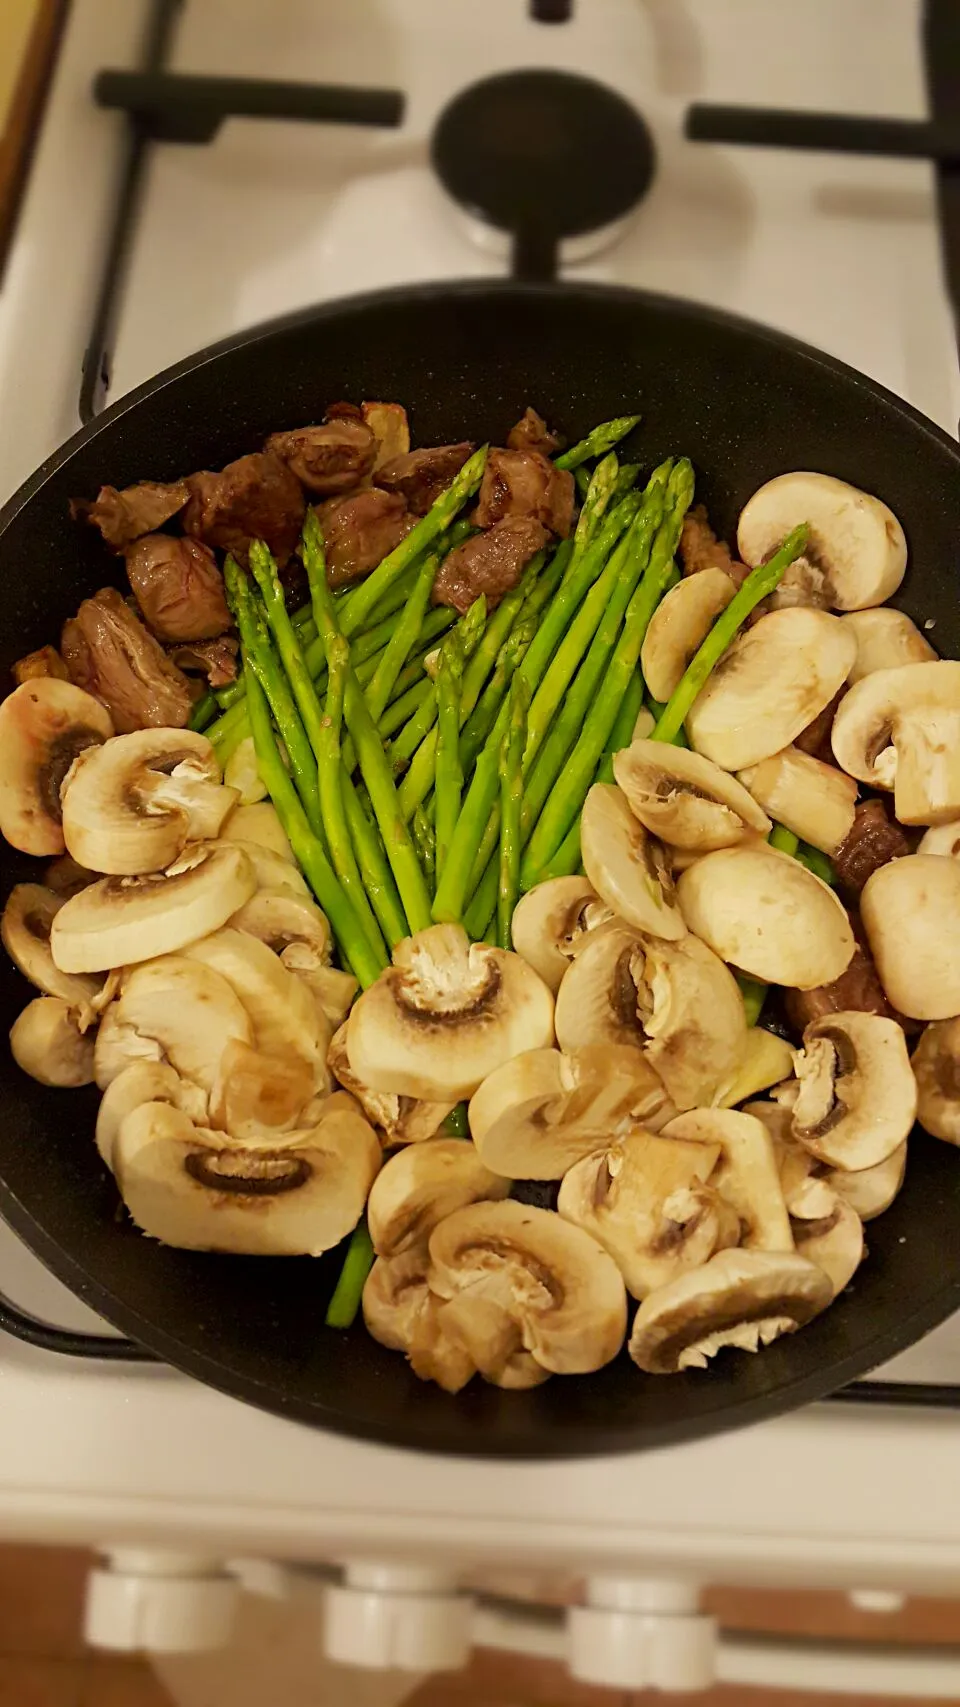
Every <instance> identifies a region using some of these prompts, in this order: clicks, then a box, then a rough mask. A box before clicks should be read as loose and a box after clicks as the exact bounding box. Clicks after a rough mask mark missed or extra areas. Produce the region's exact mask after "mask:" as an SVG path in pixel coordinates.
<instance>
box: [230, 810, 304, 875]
mask: <svg viewBox="0 0 960 1707" xmlns="http://www.w3.org/2000/svg"><path fill="white" fill-rule="evenodd" d="M220 834H221V835H222V836H223V838H224V840H225V841H228V842H242V843H243V844H244V846H246V845H247V843H248V842H255V843H256V844H257V846H258V847H261V848H267V849H268V850H269V852H271V853H275V854H279V855H280V858H281V859H285V860H286V862H287V864H288V865H294V866H295V865H296V863H297V859H296V855H295V853H294V851H293V849H292V847H291V846H290V839H289V837H288V835H287V832H286V830H285V829H284V827H283V825H282V824H281V822H280V815H279V813H278V812H277V809H276V807H275V806H274V804H273V802H272V801H271V800H260V801H256V802H254V801H251V802H250V804H249V805H243V804H242V803H241V804H240V805H239V806H234V808H233V811H232V812H231V813H230V816H229V818H228V819H227V820H226V823H225V824H224V826H223V829H222V830H221V831H220Z"/></svg>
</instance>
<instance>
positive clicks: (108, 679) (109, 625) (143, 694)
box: [60, 587, 194, 735]
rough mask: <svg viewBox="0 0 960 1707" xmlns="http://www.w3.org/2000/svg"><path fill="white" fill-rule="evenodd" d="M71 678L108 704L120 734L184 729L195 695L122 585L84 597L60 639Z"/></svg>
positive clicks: (64, 627) (65, 626)
mask: <svg viewBox="0 0 960 1707" xmlns="http://www.w3.org/2000/svg"><path fill="white" fill-rule="evenodd" d="M60 650H61V652H62V653H63V656H64V660H65V662H66V665H67V668H68V670H69V671H70V680H71V681H73V682H76V684H77V686H78V687H81V688H86V690H87V692H88V693H92V694H94V695H95V697H96V698H97V699H99V700H101V701H102V703H103V704H104V705H105V706H106V708H107V710H108V711H109V713H110V715H111V717H112V718H113V722H114V727H115V729H116V731H117V733H118V735H126V734H129V732H130V731H131V730H132V729H146V728H155V729H163V728H170V729H180V728H182V727H183V725H184V724H185V723H186V721H187V719H188V717H189V716H190V711H191V708H192V706H193V702H194V693H193V691H192V689H191V687H190V683H189V682H188V681H187V678H186V676H185V675H184V674H183V671H182V670H178V669H177V667H176V665H175V664H173V663H171V661H170V659H169V658H168V657H167V655H166V653H165V652H164V650H163V647H162V646H161V645H160V644H159V642H158V641H156V640H154V638H153V635H152V634H150V633H149V632H148V630H147V629H145V628H144V626H143V623H142V622H141V621H140V618H139V617H138V616H137V615H136V614H135V612H134V611H132V610H131V609H130V606H129V605H128V604H127V602H126V600H125V599H124V598H123V597H122V595H121V594H120V593H118V592H117V589H116V587H104V588H102V590H101V591H100V592H99V593H97V594H95V595H94V597H93V598H92V599H84V601H83V604H82V605H81V606H80V609H79V610H78V612H77V614H76V616H72V617H70V618H69V619H68V621H67V622H65V623H64V625H63V635H62V637H61V640H60Z"/></svg>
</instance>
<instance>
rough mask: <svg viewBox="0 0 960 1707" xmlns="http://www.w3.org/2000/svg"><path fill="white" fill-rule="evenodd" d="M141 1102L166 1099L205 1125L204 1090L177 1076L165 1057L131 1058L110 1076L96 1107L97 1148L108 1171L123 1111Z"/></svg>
mask: <svg viewBox="0 0 960 1707" xmlns="http://www.w3.org/2000/svg"><path fill="white" fill-rule="evenodd" d="M144 1102H168V1103H170V1105H171V1107H173V1108H179V1109H181V1110H182V1111H183V1113H184V1114H186V1115H188V1116H189V1118H190V1119H191V1120H192V1121H193V1123H194V1125H196V1126H204V1125H206V1121H207V1094H206V1091H204V1090H203V1088H202V1087H201V1086H200V1085H195V1084H193V1083H192V1082H191V1080H190V1079H181V1077H180V1074H179V1073H177V1072H175V1071H174V1069H173V1068H172V1067H171V1066H170V1065H169V1064H168V1063H167V1062H166V1061H131V1062H130V1064H129V1066H126V1067H124V1068H123V1070H122V1071H121V1072H119V1073H118V1074H117V1075H116V1077H115V1078H111V1080H110V1083H109V1084H108V1085H107V1088H106V1090H105V1091H104V1093H103V1096H102V1097H101V1098H100V1107H99V1108H98V1110H97V1125H96V1140H97V1149H98V1150H99V1152H100V1154H101V1156H102V1157H103V1160H104V1161H105V1162H106V1164H107V1167H108V1168H109V1169H110V1170H111V1172H112V1171H113V1147H114V1144H115V1143H116V1139H117V1133H118V1132H119V1131H120V1128H121V1126H122V1125H123V1122H124V1121H125V1120H126V1118H127V1115H128V1114H131V1113H132V1112H133V1110H134V1109H135V1108H139V1107H140V1104H141V1103H144Z"/></svg>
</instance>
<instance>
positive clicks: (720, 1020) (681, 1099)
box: [556, 925, 747, 1109]
mask: <svg viewBox="0 0 960 1707" xmlns="http://www.w3.org/2000/svg"><path fill="white" fill-rule="evenodd" d="M556 1027H557V1041H558V1043H559V1045H560V1047H561V1049H563V1050H566V1051H568V1052H571V1051H573V1050H576V1049H579V1048H583V1047H584V1046H586V1045H587V1044H598V1043H603V1044H611V1043H616V1044H626V1045H628V1046H629V1047H631V1048H634V1049H638V1050H642V1051H643V1053H644V1054H645V1056H646V1058H647V1060H648V1062H649V1063H650V1065H651V1067H653V1068H654V1069H655V1071H656V1073H657V1074H658V1076H659V1077H660V1079H661V1080H662V1081H663V1084H664V1086H665V1088H666V1091H667V1095H668V1096H669V1097H670V1099H671V1101H672V1102H674V1103H675V1104H676V1106H677V1108H679V1109H685V1108H693V1107H695V1106H696V1105H697V1104H698V1103H706V1102H709V1101H710V1098H711V1096H712V1095H713V1093H714V1091H715V1089H716V1086H717V1085H718V1084H719V1083H720V1082H721V1081H722V1080H723V1079H725V1078H726V1077H727V1076H728V1075H729V1074H731V1073H732V1072H733V1071H734V1069H735V1067H736V1064H737V1062H738V1061H739V1059H740V1056H741V1054H742V1051H743V1048H744V1044H745V1041H746V1032H747V1022H746V1018H745V1015H744V1010H743V998H742V996H741V994H740V991H739V989H738V987H737V982H736V979H735V978H734V977H733V975H732V973H731V972H730V971H729V970H728V968H727V967H726V966H725V965H724V964H723V961H722V960H720V959H719V958H718V957H717V955H715V954H713V953H712V952H711V950H710V949H709V948H707V946H706V944H705V943H702V942H700V941H698V939H697V938H696V937H693V936H686V937H684V939H683V941H682V942H678V943H669V942H662V941H659V940H657V939H655V938H653V937H639V936H637V935H636V933H634V932H633V931H629V930H627V929H626V927H625V926H614V925H608V926H604V928H603V929H602V930H600V931H597V932H595V933H594V934H593V936H592V937H591V938H589V939H588V941H587V942H586V944H585V945H584V947H583V948H582V949H581V951H580V953H579V954H578V955H577V957H576V959H575V960H574V961H573V963H572V965H571V966H570V970H569V971H568V972H567V973H566V975H565V977H564V980H563V983H562V984H561V986H560V989H559V991H558V994H557V1011H556Z"/></svg>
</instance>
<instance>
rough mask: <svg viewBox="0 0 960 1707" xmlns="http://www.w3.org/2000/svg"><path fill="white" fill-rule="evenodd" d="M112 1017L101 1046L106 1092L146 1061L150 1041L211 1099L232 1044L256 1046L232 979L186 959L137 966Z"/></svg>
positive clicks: (101, 1082) (126, 978)
mask: <svg viewBox="0 0 960 1707" xmlns="http://www.w3.org/2000/svg"><path fill="white" fill-rule="evenodd" d="M108 1012H109V1014H110V1016H111V1024H110V1025H109V1026H106V1027H105V1026H101V1028H100V1034H99V1036H98V1038H97V1045H96V1066H97V1083H98V1085H99V1086H100V1087H101V1089H103V1088H104V1087H105V1086H106V1085H107V1084H109V1082H110V1080H111V1078H115V1077H116V1075H117V1073H119V1072H121V1071H122V1070H123V1068H124V1067H125V1066H128V1065H129V1064H130V1062H131V1061H132V1060H138V1059H143V1055H142V1052H141V1047H140V1046H141V1044H142V1042H143V1041H144V1040H145V1039H149V1040H152V1041H153V1042H154V1043H156V1044H157V1045H158V1046H159V1049H160V1051H161V1055H162V1057H163V1058H165V1059H166V1060H167V1061H168V1062H169V1063H170V1065H171V1066H172V1067H173V1068H174V1069H175V1071H176V1072H177V1073H179V1074H180V1077H181V1078H184V1079H190V1080H192V1082H193V1083H194V1084H197V1085H200V1086H201V1087H202V1088H203V1090H205V1091H206V1092H207V1093H208V1095H209V1093H210V1092H211V1091H212V1089H213V1085H214V1081H215V1079H216V1076H217V1071H218V1068H219V1064H220V1056H221V1054H222V1052H223V1050H224V1048H225V1046H226V1044H227V1043H229V1042H230V1041H232V1040H233V1041H236V1042H239V1043H246V1044H248V1045H249V1044H252V1043H253V1024H252V1021H251V1019H250V1015H249V1014H248V1012H247V1009H246V1007H245V1006H244V1004H243V1002H242V1001H241V1000H240V997H239V996H238V995H237V994H236V993H235V992H234V990H233V989H232V988H231V986H230V984H229V983H228V982H227V980H226V978H224V977H223V976H222V975H221V974H220V973H219V972H218V971H216V970H215V969H214V968H213V967H210V966H204V965H202V964H201V963H200V962H198V961H195V960H188V959H186V957H185V956H184V955H181V954H165V955H161V956H160V958H159V959H157V960H150V961H148V962H147V963H146V964H145V965H143V966H135V967H133V969H132V970H131V971H130V972H128V973H126V974H125V976H124V979H123V987H122V989H121V992H120V996H119V998H118V1000H117V1001H116V1002H114V1003H112V1004H111V1007H110V1009H109V1010H108ZM128 1046H129V1047H128Z"/></svg>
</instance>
